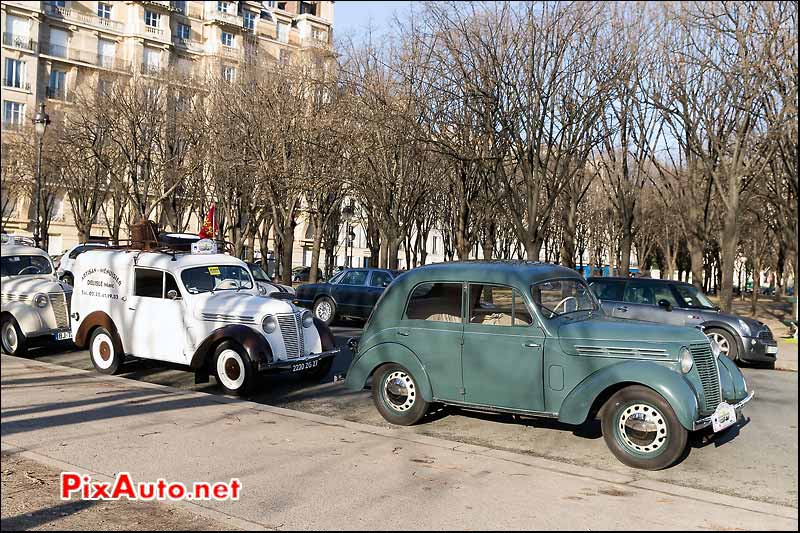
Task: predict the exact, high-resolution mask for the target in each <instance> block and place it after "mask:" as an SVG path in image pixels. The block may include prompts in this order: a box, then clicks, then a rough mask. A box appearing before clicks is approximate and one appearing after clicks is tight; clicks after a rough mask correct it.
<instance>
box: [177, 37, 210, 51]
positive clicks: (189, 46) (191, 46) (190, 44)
mask: <svg viewBox="0 0 800 533" xmlns="http://www.w3.org/2000/svg"><path fill="white" fill-rule="evenodd" d="M172 42H173V43H174V44H175V46H177V47H178V48H182V49H184V50H187V51H189V52H194V53H196V54H202V53H203V52H205V45H204V44H203V43H202V42H200V41H193V40H191V39H181V38H180V37H173V38H172Z"/></svg>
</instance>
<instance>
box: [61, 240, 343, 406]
mask: <svg viewBox="0 0 800 533" xmlns="http://www.w3.org/2000/svg"><path fill="white" fill-rule="evenodd" d="M196 244H198V245H200V244H203V246H197V247H196V253H188V252H185V251H184V252H182V251H179V250H161V249H160V250H159V251H146V250H132V249H126V250H115V249H108V250H92V251H89V252H85V253H83V254H81V255H79V256H78V258H77V260H76V261H75V267H74V272H75V279H76V280H78V286H77V289H76V292H75V295H74V298H73V302H72V333H73V335H74V336H75V344H76V345H78V346H79V347H81V348H88V349H89V355H90V358H91V361H92V364H93V365H94V367H95V369H96V370H97V371H98V372H101V373H105V374H113V373H116V372H118V371H119V370H120V368H121V366H122V363H123V361H124V359H125V357H126V356H128V355H133V356H136V357H138V358H141V359H153V360H158V361H166V362H171V363H178V364H181V365H185V366H186V367H187V369H190V370H192V371H194V372H195V373H196V381H197V382H198V383H202V382H206V381H208V377H209V375H211V374H213V375H215V376H216V378H217V381H218V382H219V384H220V385H221V386H222V388H223V389H225V391H227V392H229V393H233V394H245V393H246V392H247V391H248V390H249V389H250V388H251V387H252V385H253V382H254V380H255V375H256V374H257V373H265V372H269V373H274V372H281V371H287V372H300V373H302V374H304V375H305V376H306V377H308V378H311V379H319V378H321V377H323V376H324V375H325V374H327V373H328V371H329V370H330V368H331V364H332V362H333V357H334V356H335V354H336V353H337V352H338V351H339V350H338V349H337V348H335V346H334V339H333V335H332V334H331V332H330V330H329V329H328V327H327V326H326V325H325V324H323V323H321V322H319V321H317V320H314V317H313V316H312V315H311V313H310V312H309V311H304V310H301V309H298V308H297V307H295V306H294V305H293V304H292V303H291V302H288V301H283V300H277V299H273V298H264V297H261V296H258V295H257V294H254V291H253V289H254V283H255V282H254V280H253V278H252V276H251V275H250V271H249V270H248V268H247V265H246V264H245V263H244V262H243V261H242V260H240V259H237V258H236V257H231V256H229V255H224V254H219V253H216V247H215V245H214V243H213V242H211V241H200V242H199V243H196Z"/></svg>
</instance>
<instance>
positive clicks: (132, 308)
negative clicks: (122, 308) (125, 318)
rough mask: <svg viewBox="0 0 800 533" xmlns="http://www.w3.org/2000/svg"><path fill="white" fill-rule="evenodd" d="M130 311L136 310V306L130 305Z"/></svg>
mask: <svg viewBox="0 0 800 533" xmlns="http://www.w3.org/2000/svg"><path fill="white" fill-rule="evenodd" d="M128 311H136V308H135V307H129V308H128Z"/></svg>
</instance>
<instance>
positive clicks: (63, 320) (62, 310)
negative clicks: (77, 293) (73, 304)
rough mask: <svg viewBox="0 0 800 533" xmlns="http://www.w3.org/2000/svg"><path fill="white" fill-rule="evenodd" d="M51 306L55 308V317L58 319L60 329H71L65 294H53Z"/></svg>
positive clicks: (51, 295)
mask: <svg viewBox="0 0 800 533" xmlns="http://www.w3.org/2000/svg"><path fill="white" fill-rule="evenodd" d="M50 305H51V306H52V307H53V315H55V317H56V326H57V327H58V329H64V328H67V327H69V311H68V310H67V298H66V296H65V295H64V293H63V292H58V293H51V294H50Z"/></svg>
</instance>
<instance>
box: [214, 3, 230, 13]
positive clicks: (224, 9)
mask: <svg viewBox="0 0 800 533" xmlns="http://www.w3.org/2000/svg"><path fill="white" fill-rule="evenodd" d="M230 5H231V3H230V2H217V11H219V12H220V13H227V12H228V8H229V7H230Z"/></svg>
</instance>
